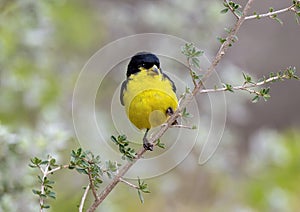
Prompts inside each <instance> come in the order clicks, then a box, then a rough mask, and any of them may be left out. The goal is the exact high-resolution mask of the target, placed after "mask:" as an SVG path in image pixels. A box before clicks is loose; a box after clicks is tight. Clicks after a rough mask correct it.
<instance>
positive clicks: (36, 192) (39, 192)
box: [32, 189, 41, 195]
mask: <svg viewBox="0 0 300 212" xmlns="http://www.w3.org/2000/svg"><path fill="white" fill-rule="evenodd" d="M32 192H33V193H34V194H36V195H41V191H39V190H35V189H32Z"/></svg>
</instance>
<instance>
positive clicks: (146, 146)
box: [143, 139, 153, 151]
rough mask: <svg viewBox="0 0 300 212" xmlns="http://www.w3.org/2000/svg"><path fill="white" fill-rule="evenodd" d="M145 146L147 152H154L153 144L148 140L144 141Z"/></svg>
mask: <svg viewBox="0 0 300 212" xmlns="http://www.w3.org/2000/svg"><path fill="white" fill-rule="evenodd" d="M143 146H144V149H145V150H150V151H153V144H152V143H150V142H149V141H148V140H147V139H144V140H143Z"/></svg>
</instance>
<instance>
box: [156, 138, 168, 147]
mask: <svg viewBox="0 0 300 212" xmlns="http://www.w3.org/2000/svg"><path fill="white" fill-rule="evenodd" d="M156 145H157V146H158V147H159V148H162V149H165V148H166V146H165V144H164V143H161V141H160V139H158V140H157V143H156Z"/></svg>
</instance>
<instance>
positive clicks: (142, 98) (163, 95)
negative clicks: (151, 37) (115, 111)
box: [120, 52, 178, 151]
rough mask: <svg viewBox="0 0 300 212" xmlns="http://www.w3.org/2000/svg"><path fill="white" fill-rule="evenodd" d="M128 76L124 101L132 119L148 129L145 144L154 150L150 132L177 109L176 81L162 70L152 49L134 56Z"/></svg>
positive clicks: (123, 88)
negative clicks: (149, 140)
mask: <svg viewBox="0 0 300 212" xmlns="http://www.w3.org/2000/svg"><path fill="white" fill-rule="evenodd" d="M126 76H127V79H126V80H125V81H124V82H123V83H122V86H121V92H120V101H121V104H122V105H123V106H125V110H126V114H127V116H128V118H129V120H130V121H131V122H132V123H133V124H134V125H135V126H136V127H137V128H138V129H140V130H143V129H146V132H145V135H144V137H143V146H144V148H145V149H146V150H151V151H152V150H153V144H151V143H149V142H148V140H147V133H148V131H149V130H150V128H153V127H156V126H159V125H161V124H163V123H164V122H165V121H166V120H167V119H168V117H169V116H171V115H172V114H173V113H174V111H175V110H176V109H177V107H178V99H177V97H176V94H175V93H176V87H175V84H174V82H173V81H172V80H171V79H170V78H169V77H168V76H167V75H166V74H165V73H163V72H162V70H161V68H160V62H159V59H158V57H157V56H156V55H154V54H152V53H149V52H139V53H137V54H135V55H134V56H133V57H132V58H131V60H130V62H129V64H128V67H127V73H126Z"/></svg>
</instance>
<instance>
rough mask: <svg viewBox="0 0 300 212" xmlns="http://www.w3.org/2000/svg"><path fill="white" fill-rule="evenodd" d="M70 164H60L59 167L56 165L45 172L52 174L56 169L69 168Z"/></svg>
mask: <svg viewBox="0 0 300 212" xmlns="http://www.w3.org/2000/svg"><path fill="white" fill-rule="evenodd" d="M69 166H70V165H61V166H59V167H56V168H55V169H51V170H50V171H48V172H47V175H48V174H52V173H54V172H56V171H58V170H61V169H66V168H69Z"/></svg>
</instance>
